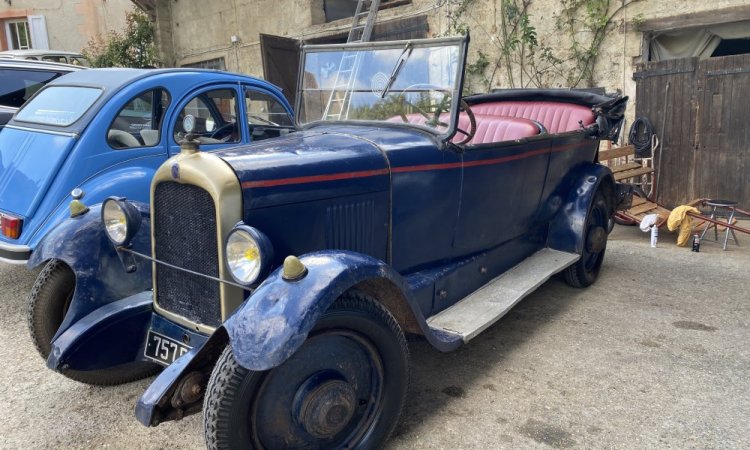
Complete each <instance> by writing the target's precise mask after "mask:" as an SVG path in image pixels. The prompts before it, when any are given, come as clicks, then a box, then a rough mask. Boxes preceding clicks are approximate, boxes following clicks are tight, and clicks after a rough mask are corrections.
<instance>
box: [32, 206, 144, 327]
mask: <svg viewBox="0 0 750 450" xmlns="http://www.w3.org/2000/svg"><path fill="white" fill-rule="evenodd" d="M131 203H133V204H134V205H135V206H136V207H137V208H138V210H139V211H140V212H141V217H142V219H143V222H142V223H141V227H140V229H139V230H138V233H137V234H136V236H135V237H134V238H133V241H132V248H133V250H135V251H138V252H141V253H145V254H149V255H150V254H151V234H150V225H149V206H148V205H147V204H145V203H140V202H131ZM121 257H123V258H130V256H129V255H128V254H123V255H122V256H121V255H118V252H117V251H116V250H115V247H114V245H112V243H111V242H110V241H109V239H108V238H107V236H106V234H105V232H104V226H103V225H102V223H101V204H97V205H93V206H91V209H90V210H89V212H87V213H86V214H84V215H82V216H78V217H69V218H67V219H65V220H64V221H62V222H61V223H60V224H59V225H58V226H57V227H55V228H54V229H53V230H52V231H50V232H49V233H47V235H46V236H45V237H44V239H43V240H42V241H41V242H40V243H39V245H38V246H37V248H36V250H35V251H34V252H33V253H32V254H31V258H30V259H29V262H28V266H29V267H38V266H40V265H41V264H43V263H45V262H47V261H49V260H52V259H57V260H60V261H62V262H64V263H65V264H67V265H68V267H70V268H71V270H73V272H74V273H75V277H76V288H75V292H74V294H73V298H72V299H71V302H70V307H69V308H68V312H67V314H66V315H65V318H64V319H63V322H62V324H61V325H60V328H59V329H58V331H57V334H56V335H55V337H54V339H56V338H57V337H58V336H60V334H61V333H62V332H63V331H65V330H66V329H67V328H69V327H70V326H71V325H72V324H74V323H76V322H77V321H79V320H80V319H82V318H83V317H85V316H86V315H88V314H89V313H91V312H93V311H94V310H96V309H98V308H99V307H101V306H104V305H106V304H109V303H111V302H114V301H116V300H120V299H122V298H125V297H129V296H131V295H134V294H136V293H138V292H143V291H146V290H148V289H149V288H150V287H151V263H150V262H149V261H147V260H144V259H142V258H130V259H128V263H130V264H132V265H135V267H136V270H135V272H133V273H127V272H126V270H125V267H124V265H123V262H122V260H121Z"/></svg>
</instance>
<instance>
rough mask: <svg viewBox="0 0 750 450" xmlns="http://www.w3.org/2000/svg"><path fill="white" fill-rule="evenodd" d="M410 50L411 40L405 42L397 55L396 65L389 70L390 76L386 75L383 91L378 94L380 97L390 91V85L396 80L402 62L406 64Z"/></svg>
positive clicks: (402, 65)
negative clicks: (402, 49)
mask: <svg viewBox="0 0 750 450" xmlns="http://www.w3.org/2000/svg"><path fill="white" fill-rule="evenodd" d="M412 50H413V48H412V46H411V42H407V43H406V46H405V47H404V51H402V52H401V55H399V57H398V61H396V65H395V66H394V67H393V71H391V76H390V77H388V82H387V83H385V87H384V88H383V92H382V93H381V94H380V98H385V96H386V95H388V92H390V90H391V86H393V82H394V81H396V78H397V77H398V74H399V72H401V69H402V68H403V67H404V64H406V61H407V60H408V59H409V57H410V56H411V51H412Z"/></svg>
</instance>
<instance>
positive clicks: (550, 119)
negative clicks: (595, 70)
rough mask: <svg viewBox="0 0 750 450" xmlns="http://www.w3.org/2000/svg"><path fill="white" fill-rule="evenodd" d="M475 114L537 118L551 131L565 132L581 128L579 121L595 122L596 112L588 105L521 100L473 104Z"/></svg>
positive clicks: (536, 119) (589, 123) (584, 122)
mask: <svg viewBox="0 0 750 450" xmlns="http://www.w3.org/2000/svg"><path fill="white" fill-rule="evenodd" d="M471 110H472V111H474V114H488V115H491V116H506V117H519V118H520V117H523V118H524V119H531V120H535V121H537V122H539V123H541V124H542V125H544V128H546V129H547V132H549V133H553V134H554V133H564V132H566V131H574V130H578V129H579V128H580V125H579V123H578V122H579V121H582V122H583V125H584V126H587V125H591V124H592V123H594V120H595V117H594V113H593V112H591V108H590V107H587V106H581V105H575V104H571V103H559V102H529V101H527V102H521V101H503V102H490V103H481V104H478V105H472V106H471Z"/></svg>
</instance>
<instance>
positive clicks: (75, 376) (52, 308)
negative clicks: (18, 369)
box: [26, 259, 160, 386]
mask: <svg viewBox="0 0 750 450" xmlns="http://www.w3.org/2000/svg"><path fill="white" fill-rule="evenodd" d="M75 287H76V277H75V274H74V273H73V271H72V270H71V269H70V267H68V265H67V264H65V263H64V262H62V261H59V260H55V259H53V260H51V261H49V262H48V263H47V264H46V265H45V266H44V268H43V269H42V271H41V272H39V275H38V276H37V278H36V281H35V282H34V286H33V287H32V288H31V293H30V294H29V298H28V300H27V307H26V322H27V324H28V326H29V334H30V335H31V341H32V342H33V343H34V347H36V350H37V351H38V352H39V355H40V356H41V357H42V358H43V359H44V360H47V357H49V354H50V351H51V348H52V338H53V337H54V335H55V333H57V330H58V329H59V328H60V324H62V321H63V319H64V318H65V314H66V313H67V312H68V308H69V307H70V301H71V300H72V298H73V293H74V292H75ZM159 369H160V367H159V366H158V365H156V364H153V363H149V362H132V363H128V364H124V365H121V366H117V367H112V368H108V369H102V370H92V371H77V370H66V371H63V372H62V374H63V375H65V376H66V377H68V378H70V379H72V380H75V381H79V382H81V383H86V384H91V385H96V386H114V385H117V384H123V383H129V382H131V381H136V380H140V379H142V378H145V377H148V376H151V375H153V374H155V373H156V372H157V371H159Z"/></svg>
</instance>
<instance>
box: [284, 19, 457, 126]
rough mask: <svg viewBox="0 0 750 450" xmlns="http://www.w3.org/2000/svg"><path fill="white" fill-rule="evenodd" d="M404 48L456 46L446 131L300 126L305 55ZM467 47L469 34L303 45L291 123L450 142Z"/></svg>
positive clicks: (371, 122) (366, 122)
mask: <svg viewBox="0 0 750 450" xmlns="http://www.w3.org/2000/svg"><path fill="white" fill-rule="evenodd" d="M407 45H409V46H411V48H412V49H417V48H430V47H432V48H436V47H441V46H451V45H455V46H457V47H458V67H459V69H458V70H457V73H456V74H455V75H456V83H455V85H454V91H453V92H451V96H452V99H451V108H450V121H449V123H448V129H446V130H445V131H444V132H442V133H441V132H440V131H438V130H436V129H434V128H431V127H429V126H425V125H417V124H412V123H406V122H404V123H399V122H385V121H382V120H337V121H332V120H323V119H318V120H313V121H310V122H307V123H301V122H300V120H301V115H300V112H301V107H302V100H303V92H304V91H303V89H302V83H303V81H304V74H305V61H306V58H307V54H308V53H320V52H336V51H338V52H340V51H355V50H374V49H404V48H405V47H406V46H407ZM468 45H469V35H468V33H467V34H466V35H465V36H457V37H446V38H435V39H409V40H400V41H377V42H357V43H350V44H325V45H305V46H303V47H302V53H301V56H300V65H299V72H298V74H297V91H296V94H297V95H296V99H295V102H294V122H295V124H296V126H297V127H298V128H302V129H304V128H308V127H312V126H316V125H321V124H329V125H339V124H346V125H364V126H372V125H377V126H395V127H408V128H418V129H420V130H424V131H427V132H429V133H430V134H432V135H435V136H436V137H437V138H438V139H440V140H442V141H448V140H450V139H451V138H452V137H453V136H454V135H455V134H456V128H457V127H458V111H459V109H460V103H461V98H462V97H461V93H462V91H463V87H464V77H465V71H466V54H467V48H468Z"/></svg>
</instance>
